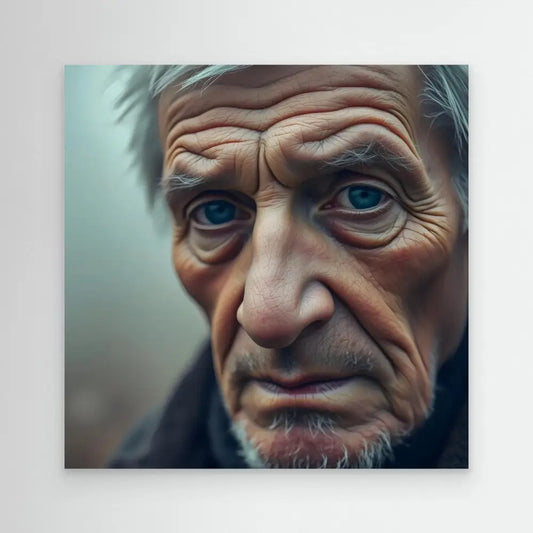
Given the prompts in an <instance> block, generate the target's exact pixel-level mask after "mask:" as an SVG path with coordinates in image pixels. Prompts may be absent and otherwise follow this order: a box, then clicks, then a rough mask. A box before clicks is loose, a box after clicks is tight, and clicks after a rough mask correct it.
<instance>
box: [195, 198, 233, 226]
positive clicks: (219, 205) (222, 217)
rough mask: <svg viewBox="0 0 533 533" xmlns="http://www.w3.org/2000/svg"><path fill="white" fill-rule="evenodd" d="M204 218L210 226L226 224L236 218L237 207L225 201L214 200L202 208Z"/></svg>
mask: <svg viewBox="0 0 533 533" xmlns="http://www.w3.org/2000/svg"><path fill="white" fill-rule="evenodd" d="M202 209H203V211H204V216H205V218H206V220H207V221H208V222H209V223H210V224H215V225H219V224H225V223H226V222H231V221H232V220H234V218H235V211H236V208H235V206H234V205H233V204H232V203H230V202H226V201H225V200H213V201H211V202H207V203H205V204H204V205H203V206H202Z"/></svg>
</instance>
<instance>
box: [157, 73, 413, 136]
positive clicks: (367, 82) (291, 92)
mask: <svg viewBox="0 0 533 533" xmlns="http://www.w3.org/2000/svg"><path fill="white" fill-rule="evenodd" d="M421 85H422V83H421V73H420V71H419V70H418V68H417V67H416V66H412V65H410V66H405V65H389V66H347V65H335V66H332V65H330V66H309V65H306V66H294V65H291V66H284V65H275V66H271V65H263V66H252V67H247V68H246V69H244V70H240V71H236V72H229V73H227V74H224V75H222V76H220V77H217V78H216V79H215V80H214V81H213V80H205V81H202V82H200V83H199V84H198V85H197V86H195V87H193V88H191V89H187V90H184V91H181V90H179V80H177V83H175V84H172V85H170V86H169V87H167V88H166V89H165V90H164V91H163V93H162V94H161V97H160V100H159V123H160V133H161V136H162V138H163V137H164V135H165V132H164V131H163V130H165V129H166V127H165V123H166V118H167V117H168V114H169V113H171V114H172V121H173V123H176V122H177V121H180V120H184V119H188V118H191V117H194V116H198V115H201V114H202V113H204V112H205V111H208V110H210V109H213V108H215V107H226V106H228V107H234V106H239V107H241V108H248V109H265V108H268V107H271V106H275V105H276V104H277V103H279V102H281V101H283V100H287V99H294V97H297V96H298V95H302V98H306V99H307V100H308V101H311V102H312V100H313V93H319V92H323V91H328V90H335V89H340V88H344V89H346V88H354V89H357V88H360V89H372V90H374V91H380V92H381V93H382V94H383V98H384V101H385V100H386V99H390V100H391V101H395V102H396V103H397V104H398V106H399V107H400V108H401V109H402V110H403V112H405V113H406V114H409V115H411V116H410V119H411V120H412V121H413V122H414V123H416V122H417V121H418V117H419V109H418V108H419V103H418V102H419V95H420V90H421ZM167 125H168V124H167Z"/></svg>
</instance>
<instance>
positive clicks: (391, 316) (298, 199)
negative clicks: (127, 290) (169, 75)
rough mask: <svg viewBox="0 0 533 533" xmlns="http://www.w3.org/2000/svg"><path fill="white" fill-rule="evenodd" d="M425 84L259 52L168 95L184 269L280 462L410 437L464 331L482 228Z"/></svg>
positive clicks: (229, 378) (234, 413)
mask: <svg viewBox="0 0 533 533" xmlns="http://www.w3.org/2000/svg"><path fill="white" fill-rule="evenodd" d="M421 90H422V79H421V74H420V73H419V71H418V70H417V69H416V68H415V67H379V68H376V67H345V66H336V67H254V68H249V69H246V70H244V71H242V72H238V73H233V74H226V75H224V76H222V77H221V78H219V79H218V80H217V81H216V82H215V83H214V84H212V85H210V86H209V87H208V88H205V87H200V88H198V89H193V90H189V91H188V92H186V93H180V94H176V93H175V89H172V88H170V89H167V90H166V92H164V93H163V95H162V97H161V100H160V106H159V125H160V134H161V139H162V142H163V147H164V157H165V178H164V182H165V183H166V184H167V188H169V189H173V188H174V189H176V190H173V191H171V192H169V193H168V195H167V197H168V202H169V205H170V208H171V210H172V213H173V216H174V220H175V235H174V243H173V258H174V264H175V268H176V271H177V273H178V275H179V277H180V278H181V280H182V281H183V284H184V285H185V287H186V289H187V290H188V291H189V293H190V294H191V295H192V296H193V297H194V298H195V299H196V301H197V302H198V303H199V304H200V305H201V306H202V308H203V309H204V311H205V312H206V315H207V317H208V319H209V322H210V326H211V336H212V348H213V355H214V365H215V371H216V375H217V379H218V382H219V385H220V388H221V391H222V395H223V399H224V402H225V405H226V408H227V410H228V413H229V416H230V418H231V419H232V422H233V424H234V425H235V427H237V428H239V432H240V434H241V435H242V438H243V440H245V441H247V442H248V443H249V446H250V447H253V448H254V450H255V452H254V453H256V455H257V457H258V458H259V459H260V460H261V461H263V462H264V463H266V464H270V465H275V466H293V465H300V464H306V465H309V466H320V465H323V466H335V465H339V464H340V465H348V464H357V461H358V460H360V458H361V457H362V456H363V455H364V454H365V453H368V450H369V449H372V447H374V448H376V447H378V444H379V443H384V442H386V441H387V439H388V438H389V437H390V438H391V439H392V442H393V443H394V442H396V441H397V440H398V439H399V438H400V437H401V436H404V435H406V434H408V433H409V432H410V431H411V430H412V429H413V428H415V427H418V426H420V425H421V424H423V422H424V420H425V418H426V417H427V415H428V414H429V412H430V409H431V405H432V399H433V393H434V390H433V389H434V380H435V374H436V372H437V370H438V368H439V366H440V364H442V362H443V361H444V360H445V359H446V358H447V357H449V356H450V355H451V354H452V353H453V352H454V350H455V349H456V347H457V345H458V343H459V341H460V338H461V335H462V333H463V330H464V326H465V321H466V307H467V294H466V293H467V264H466V262H467V237H466V234H464V233H463V232H462V231H461V226H462V213H461V209H460V207H459V203H458V200H457V196H456V193H455V190H454V188H453V185H452V183H451V178H450V164H449V156H448V148H447V140H446V139H441V138H439V137H438V136H437V135H436V133H435V132H434V131H430V128H429V124H428V121H427V120H426V119H425V118H424V117H423V113H422V110H421V109H420V104H419V95H420V92H421ZM176 175H178V176H186V177H187V178H190V177H194V178H199V179H197V180H189V179H187V180H186V181H189V182H191V183H190V186H188V187H183V188H176V187H174V185H176V183H177V182H178V181H179V179H176V178H172V177H171V176H176ZM182 181H183V180H182Z"/></svg>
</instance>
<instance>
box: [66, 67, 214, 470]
mask: <svg viewBox="0 0 533 533" xmlns="http://www.w3.org/2000/svg"><path fill="white" fill-rule="evenodd" d="M113 73H114V69H113V68H112V67H107V66H68V67H66V68H65V466H67V467H76V468H80V467H99V466H103V465H104V464H105V460H106V459H107V458H108V456H109V454H110V453H111V451H112V450H113V449H114V448H115V447H116V446H117V444H118V443H119V441H120V439H121V438H122V437H124V434H125V432H126V431H127V429H128V428H129V427H130V426H131V424H132V423H133V422H134V421H135V420H136V419H138V418H139V417H140V416H142V415H143V414H145V413H146V411H148V410H149V409H150V408H153V407H154V406H156V405H157V404H159V403H161V402H163V401H164V399H165V397H166V396H167V395H168V393H169V390H170V388H171V386H172V385H173V383H174V382H175V381H176V378H177V376H178V374H179V373H180V372H181V370H182V369H183V368H184V366H185V365H186V364H187V363H188V361H189V359H190V358H191V356H192V355H193V354H194V353H195V352H196V351H197V348H198V346H199V343H200V342H201V340H203V339H205V338H207V331H206V327H205V321H204V318H203V316H202V315H201V314H200V312H199V311H198V310H197V309H196V306H195V305H194V304H193V303H192V301H191V300H189V298H188V297H187V295H186V294H184V291H183V290H182V288H181V285H180V282H179V280H178V278H177V276H176V275H175V273H174V271H173V269H172V265H171V255H170V249H171V224H170V221H169V220H168V216H167V214H166V211H165V207H164V205H163V202H162V201H161V202H160V203H159V204H157V205H156V206H155V207H154V208H153V209H152V210H151V211H150V212H149V210H148V206H147V201H146V200H145V195H144V187H143V185H144V183H141V180H140V177H139V175H138V173H136V171H135V169H132V168H131V165H130V160H131V159H130V158H129V157H128V153H127V149H126V147H127V142H128V138H129V137H128V136H129V134H130V130H129V128H128V126H129V124H128V123H126V124H122V123H121V124H119V125H116V124H114V123H113V117H114V115H113V113H112V109H113V107H112V106H113V102H114V100H115V98H116V96H117V92H118V90H119V89H120V84H121V83H122V82H121V79H120V77H116V76H114V75H113Z"/></svg>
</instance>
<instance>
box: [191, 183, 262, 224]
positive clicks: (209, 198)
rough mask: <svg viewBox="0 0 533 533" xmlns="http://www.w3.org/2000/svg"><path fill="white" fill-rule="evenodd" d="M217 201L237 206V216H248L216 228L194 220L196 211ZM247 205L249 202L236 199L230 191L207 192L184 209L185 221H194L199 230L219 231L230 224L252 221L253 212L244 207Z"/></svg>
mask: <svg viewBox="0 0 533 533" xmlns="http://www.w3.org/2000/svg"><path fill="white" fill-rule="evenodd" d="M216 201H225V202H228V203H230V204H232V205H234V206H235V209H236V213H237V214H238V213H240V214H246V216H245V217H243V216H240V217H239V216H237V217H236V218H235V219H233V220H230V221H228V222H225V223H223V224H219V225H216V226H215V225H211V224H206V223H202V222H199V221H194V220H193V216H192V215H193V213H194V211H196V210H197V209H199V208H201V207H202V206H204V205H205V204H208V203H209V202H216ZM245 203H249V202H244V201H243V199H240V198H235V194H232V193H230V192H228V191H206V192H204V193H202V194H200V195H199V196H196V197H195V198H194V199H193V200H191V201H190V202H189V203H188V204H187V205H186V206H185V207H184V209H183V212H184V215H185V219H186V220H189V221H194V222H195V224H196V226H197V227H199V228H204V229H211V228H215V227H216V228H217V229H218V228H225V227H226V226H227V225H229V224H234V223H236V222H242V221H246V220H249V219H251V218H252V217H253V212H252V210H251V209H250V208H249V207H248V206H247V205H244V204H245Z"/></svg>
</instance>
